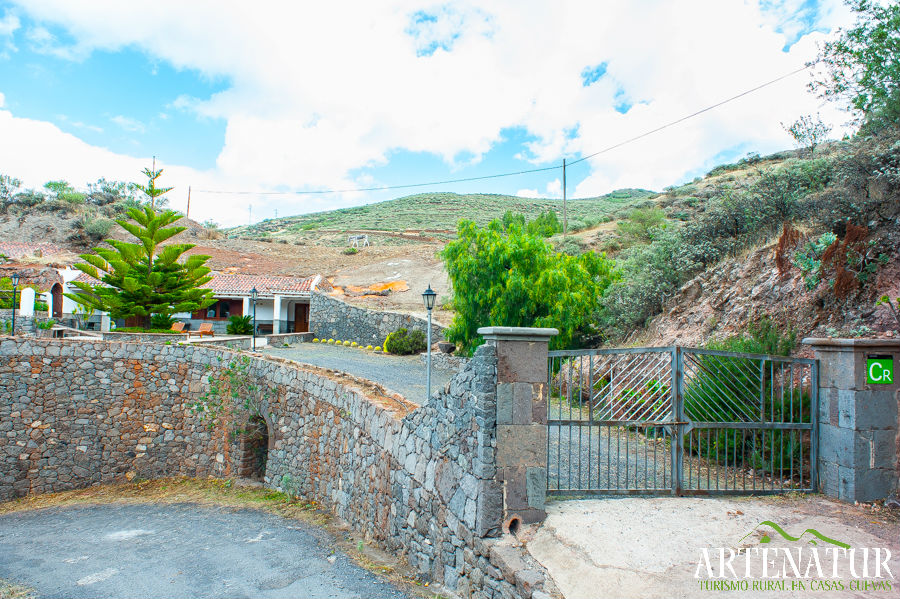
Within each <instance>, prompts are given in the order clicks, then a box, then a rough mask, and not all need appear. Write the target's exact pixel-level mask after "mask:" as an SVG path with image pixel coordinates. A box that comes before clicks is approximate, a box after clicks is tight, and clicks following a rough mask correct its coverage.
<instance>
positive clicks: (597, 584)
mask: <svg viewBox="0 0 900 599" xmlns="http://www.w3.org/2000/svg"><path fill="white" fill-rule="evenodd" d="M548 514H549V515H548V518H547V520H546V521H545V522H544V523H543V524H542V525H541V526H539V527H537V528H535V529H532V530H531V531H528V533H527V536H526V537H525V538H524V540H525V541H526V543H527V547H528V550H529V551H530V552H531V554H532V555H533V556H534V557H535V559H537V560H538V561H539V562H541V564H543V565H544V566H545V567H546V568H547V569H548V571H549V572H550V574H551V575H552V576H553V579H554V580H555V581H556V583H557V585H558V586H559V588H560V590H561V591H562V593H563V594H564V595H565V597H566V598H567V599H579V598H588V597H622V598H628V597H641V598H651V597H660V598H663V597H665V598H673V597H702V596H705V595H711V594H718V593H720V592H721V591H716V590H712V589H705V588H703V587H702V586H701V581H704V580H710V578H709V577H708V572H707V570H706V569H705V568H706V565H705V564H703V565H702V566H701V567H700V568H699V577H697V574H698V565H700V564H701V557H702V550H704V549H708V550H709V552H710V556H711V561H712V566H713V569H714V570H713V573H714V574H716V575H717V574H718V573H719V561H718V559H719V558H718V555H719V554H718V548H720V547H722V548H726V550H727V549H734V550H738V549H739V548H745V549H747V550H749V551H750V552H751V561H750V564H749V566H748V564H747V559H746V557H744V558H743V559H742V556H741V555H740V554H739V555H738V557H737V559H735V561H734V569H735V571H736V573H737V574H738V576H737V577H732V576H731V575H730V572H728V576H727V578H726V579H728V580H738V581H739V580H742V579H744V578H745V577H746V576H745V575H746V574H747V573H749V576H750V577H752V578H746V579H747V581H748V583H750V590H747V591H733V592H730V593H729V594H730V595H732V596H745V597H758V596H772V597H775V596H778V597H785V596H789V597H807V596H815V597H820V596H825V597H896V596H897V587H898V584H900V514H898V511H897V510H893V511H890V510H886V509H885V508H883V507H878V506H874V507H873V506H854V505H849V504H845V503H841V502H837V501H833V500H830V499H827V498H824V497H822V496H818V495H811V496H803V495H800V496H782V497H779V496H771V497H752V498H751V497H747V498H741V497H728V498H682V497H652V498H638V497H622V498H604V499H590V500H570V501H554V502H550V503H549V504H548ZM766 521H768V522H774V523H776V524H778V525H780V526H781V527H782V528H783V530H784V531H786V532H787V533H789V534H791V535H793V536H795V537H799V540H798V541H796V542H791V541H788V540H786V539H784V538H783V537H781V536H780V535H778V534H776V533H775V532H774V531H773V530H771V529H770V528H769V527H768V526H767V525H764V524H762V523H764V522H766ZM809 529H815V530H816V531H819V532H820V533H821V534H823V535H825V536H827V537H828V538H829V539H833V540H836V541H839V542H842V543H844V544H849V545H850V546H851V547H852V548H855V549H856V553H855V559H854V561H855V563H856V569H857V573H858V574H862V573H863V572H864V569H863V568H864V565H863V564H862V563H861V562H862V559H863V555H862V549H863V548H866V547H868V548H876V547H877V548H887V549H889V550H890V553H891V557H890V559H889V560H888V564H889V567H890V570H891V573H892V575H893V578H892V577H890V576H886V575H885V572H882V576H883V577H884V579H886V582H889V583H891V584H890V586H891V590H873V589H871V588H870V589H868V590H865V589H860V588H857V589H854V588H853V585H851V582H854V581H855V582H856V583H857V586H859V583H860V580H855V579H853V577H852V576H851V574H850V573H849V572H848V568H846V567H844V566H845V565H846V564H842V566H841V567H840V568H839V572H838V576H833V572H832V562H831V560H826V559H825V557H824V556H826V555H828V554H827V553H825V551H826V550H827V549H829V548H834V545H832V544H831V543H828V542H825V541H822V540H821V539H818V540H817V545H816V547H817V548H818V551H819V552H822V555H823V558H822V565H823V568H824V570H825V572H824V574H825V575H824V576H823V579H827V580H829V581H832V582H834V581H840V582H841V583H842V584H843V590H841V591H839V592H836V593H835V592H822V591H821V590H815V591H813V590H812V588H811V587H812V586H813V584H812V579H815V578H816V575H815V571H813V573H812V579H799V580H800V581H801V582H804V583H805V586H806V589H805V590H803V591H801V590H799V589H796V590H791V583H792V582H796V581H797V580H798V579H796V578H790V575H791V574H792V573H791V571H790V570H788V574H789V576H787V577H783V576H781V574H782V564H783V561H784V560H783V558H776V559H774V560H772V563H771V564H770V566H769V567H770V568H772V570H769V575H768V576H769V578H772V573H773V570H777V571H778V572H777V573H778V574H779V577H778V579H775V580H776V581H777V580H781V581H783V582H784V583H785V584H786V586H787V588H786V590H781V589H778V590H770V591H769V592H765V591H763V592H760V591H759V590H753V587H752V583H753V581H754V580H756V581H757V582H759V581H760V578H761V574H762V572H761V566H760V562H761V560H760V558H759V557H758V554H754V553H753V551H754V550H755V549H759V550H760V551H761V548H766V549H769V550H770V551H771V550H772V549H773V548H779V549H780V548H790V549H791V550H792V551H793V552H794V553H796V552H797V548H800V547H805V548H806V549H804V551H808V550H809V549H810V548H812V547H813V546H814V544H812V543H810V541H811V540H815V539H814V538H813V537H812V536H811V533H809V532H808V531H809ZM764 534H767V535H770V536H768V538H769V540H768V541H766V540H764V538H766V537H764V536H763V535H764ZM763 543H764V544H763ZM754 555H757V557H756V558H754V557H753V556H754ZM881 555H882V556H883V555H884V554H881ZM869 561H870V563H869V564H868V566H867V567H868V573H869V575H868V576H865V577H862V580H864V581H869V582H871V581H874V580H876V578H875V576H874V563H872V562H874V555H870V557H869ZM806 565H807V560H806V558H804V561H803V566H802V568H805V567H806ZM748 567H749V569H748ZM718 580H720V581H721V580H722V579H718Z"/></svg>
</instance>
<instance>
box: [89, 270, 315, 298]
mask: <svg viewBox="0 0 900 599" xmlns="http://www.w3.org/2000/svg"><path fill="white" fill-rule="evenodd" d="M210 276H211V277H212V280H211V281H210V282H209V283H207V284H205V285H203V287H204V288H205V289H212V292H213V295H215V296H216V297H220V296H223V295H249V294H250V290H251V289H253V288H254V287H256V291H257V292H258V293H259V295H262V296H266V295H273V294H276V293H277V294H278V295H299V294H303V295H305V294H307V293H309V292H310V291H317V290H319V289H324V290H326V291H330V290H331V284H330V283H329V282H328V280H327V279H325V278H324V277H322V276H321V275H313V276H311V277H306V278H305V279H301V278H299V277H276V276H269V275H236V274H222V273H211V274H210ZM75 281H83V282H85V283H89V284H91V285H96V284H97V283H98V281H97V280H96V279H94V278H93V277H91V276H88V275H87V274H85V273H83V272H82V273H79V275H78V276H77V277H76V278H75Z"/></svg>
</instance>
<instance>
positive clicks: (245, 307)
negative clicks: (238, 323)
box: [241, 297, 251, 316]
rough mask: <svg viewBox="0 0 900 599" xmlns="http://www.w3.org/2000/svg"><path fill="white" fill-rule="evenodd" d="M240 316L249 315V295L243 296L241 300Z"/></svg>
mask: <svg viewBox="0 0 900 599" xmlns="http://www.w3.org/2000/svg"><path fill="white" fill-rule="evenodd" d="M241 316H251V314H250V298H249V297H245V298H243V299H242V300H241Z"/></svg>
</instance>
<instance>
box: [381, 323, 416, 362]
mask: <svg viewBox="0 0 900 599" xmlns="http://www.w3.org/2000/svg"><path fill="white" fill-rule="evenodd" d="M426 349H427V344H426V341H425V333H424V332H423V331H420V330H418V329H413V330H412V331H407V330H406V329H404V328H400V329H397V330H396V331H394V332H393V333H391V334H389V335H388V336H387V339H385V340H384V351H386V352H388V353H391V354H397V355H400V356H405V355H409V354H418V353H421V352H423V351H425V350H426Z"/></svg>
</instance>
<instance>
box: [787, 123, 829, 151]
mask: <svg viewBox="0 0 900 599" xmlns="http://www.w3.org/2000/svg"><path fill="white" fill-rule="evenodd" d="M781 127H782V128H783V129H784V130H785V131H787V132H788V133H789V134H790V136H791V137H793V138H794V142H795V143H796V144H797V147H798V148H802V149H803V150H806V151H807V152H809V155H810V156H815V153H816V146H817V145H819V144H821V143H822V142H824V141H825V140H827V139H828V134H829V133H831V126H830V125H826V124H825V123H824V122H823V121H822V118H821V117H820V116H818V115H816V116H815V117H813V116H812V115H811V114H807V115H804V116H801V117H800V118H799V119H797V120H796V121H794V122H793V123H791V124H790V125H785V124H784V123H781Z"/></svg>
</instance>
